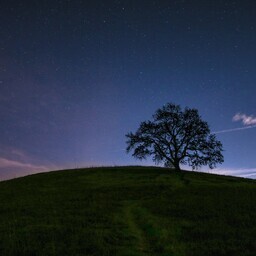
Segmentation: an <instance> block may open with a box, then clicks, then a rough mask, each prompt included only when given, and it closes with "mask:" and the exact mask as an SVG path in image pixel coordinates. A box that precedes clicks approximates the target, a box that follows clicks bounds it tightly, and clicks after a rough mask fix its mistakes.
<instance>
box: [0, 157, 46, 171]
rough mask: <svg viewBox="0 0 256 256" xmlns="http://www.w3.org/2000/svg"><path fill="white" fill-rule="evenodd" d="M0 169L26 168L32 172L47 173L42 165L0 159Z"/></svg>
mask: <svg viewBox="0 0 256 256" xmlns="http://www.w3.org/2000/svg"><path fill="white" fill-rule="evenodd" d="M0 168H26V169H30V170H34V171H47V170H48V168H47V167H46V166H43V165H35V164H30V163H22V162H19V161H14V160H9V159H6V158H2V157H0Z"/></svg>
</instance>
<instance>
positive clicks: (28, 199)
mask: <svg viewBox="0 0 256 256" xmlns="http://www.w3.org/2000/svg"><path fill="white" fill-rule="evenodd" d="M0 200H1V208H0V255H6V256H8V255H19V256H22V255H24V256H25V255H26V256H29V255H99V256H104V255H126V256H139V255H141V256H143V255H156V256H158V255H162V256H167V255H177V256H179V255H189V256H193V255H195V256H200V255H204V256H205V255H208V256H209V255H232V256H234V255H239V256H240V255H243V256H245V255H248V256H249V255H251V256H253V255H255V252H256V243H255V237H256V182H255V181H254V180H249V179H242V178H235V177H225V176H218V175H212V174H205V173H194V172H186V171H182V172H178V171H171V170H168V169H166V168H157V167H112V168H111V167H109V168H88V169H79V170H65V171H58V172H50V173H43V174H36V175H31V176H27V177H23V178H18V179H14V180H9V181H3V182H0Z"/></svg>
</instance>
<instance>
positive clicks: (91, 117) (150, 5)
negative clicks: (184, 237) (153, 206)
mask: <svg viewBox="0 0 256 256" xmlns="http://www.w3.org/2000/svg"><path fill="white" fill-rule="evenodd" d="M0 24H1V28H0V38H1V40H0V56H1V58H0V120H1V125H0V178H1V179H5V178H7V177H16V176H20V175H24V174H27V173H33V172H36V171H45V170H52V169H60V168H69V167H70V168H74V167H83V166H92V165H93V166H94V165H128V164H129V165H130V164H152V162H151V161H150V160H149V161H144V162H139V161H136V160H134V159H133V158H132V157H131V156H130V155H127V154H126V153H125V151H124V149H125V147H126V144H125V140H126V139H125V134H126V133H127V132H129V131H135V130H136V129H137V128H138V126H139V124H140V122H141V121H144V120H147V119H150V118H151V115H152V114H153V113H154V111H155V110H156V109H157V108H160V107H162V106H163V105H164V104H165V103H167V102H173V103H176V104H180V105H181V106H182V107H185V106H188V107H194V108H197V109H198V110H199V113H200V114H201V116H202V118H203V119H204V120H205V121H207V122H208V123H209V125H210V128H211V130H212V131H213V132H216V131H217V132H218V131H225V132H222V133H219V134H217V138H218V139H219V140H221V141H222V143H223V146H224V149H225V152H224V157H225V162H224V164H223V165H221V166H219V169H217V170H215V172H217V173H226V174H234V175H241V174H242V175H243V176H247V175H248V174H252V173H256V157H255V154H256V149H255V139H256V128H254V127H253V125H256V103H255V95H256V85H255V83H256V2H255V1H253V0H252V1H249V0H243V1H231V0H230V1H225V0H222V1H218V0H209V1H196V0H193V1H192V0H191V1H189V0H184V1H182V0H180V1H159V0H158V1H132V0H131V1H103V0H102V1H96V0H94V1H86V0H84V1H76V0H72V1H68V0H66V1H64V0H63V1H53V0H52V1H5V3H1V6H0ZM235 115H236V118H234V116H235ZM248 127H251V128H248ZM236 128H243V129H239V130H235V131H229V129H236ZM226 130H228V131H226ZM250 177H251V176H250Z"/></svg>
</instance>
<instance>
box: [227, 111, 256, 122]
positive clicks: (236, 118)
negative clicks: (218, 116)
mask: <svg viewBox="0 0 256 256" xmlns="http://www.w3.org/2000/svg"><path fill="white" fill-rule="evenodd" d="M232 120H233V121H234V122H237V121H242V122H243V124H244V125H256V117H254V116H252V115H251V116H248V115H246V114H241V113H237V114H235V115H234V116H233V119H232Z"/></svg>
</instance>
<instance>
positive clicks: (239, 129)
mask: <svg viewBox="0 0 256 256" xmlns="http://www.w3.org/2000/svg"><path fill="white" fill-rule="evenodd" d="M252 128H256V125H250V126H245V127H240V128H234V129H227V130H222V131H216V132H212V134H218V133H226V132H236V131H241V130H246V129H252Z"/></svg>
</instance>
